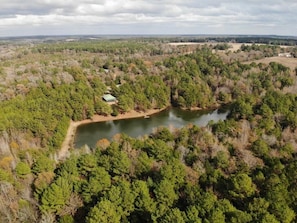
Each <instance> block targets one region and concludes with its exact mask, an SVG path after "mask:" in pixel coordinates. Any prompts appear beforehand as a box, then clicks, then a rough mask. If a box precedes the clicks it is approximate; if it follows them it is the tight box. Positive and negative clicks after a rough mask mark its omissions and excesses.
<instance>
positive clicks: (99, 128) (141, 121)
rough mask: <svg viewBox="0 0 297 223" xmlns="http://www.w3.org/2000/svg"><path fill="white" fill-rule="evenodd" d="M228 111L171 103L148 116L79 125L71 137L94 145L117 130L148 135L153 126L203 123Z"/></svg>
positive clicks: (77, 142)
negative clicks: (173, 104) (181, 106)
mask: <svg viewBox="0 0 297 223" xmlns="http://www.w3.org/2000/svg"><path fill="white" fill-rule="evenodd" d="M228 113H229V110H228V109H216V110H208V111H205V110H203V111H201V110H198V111H189V110H182V109H179V108H172V107H171V108H168V109H166V110H164V111H161V112H159V113H157V114H154V115H151V116H150V117H149V118H143V117H142V118H133V119H122V120H114V121H106V122H95V123H89V124H85V125H80V126H78V128H77V130H76V135H75V138H74V147H75V148H81V147H82V146H84V145H88V146H89V147H91V148H94V147H95V145H96V143H97V141H98V140H100V139H103V138H106V139H108V140H111V139H112V137H113V136H114V135H115V134H118V133H125V134H126V135H128V136H131V137H139V136H143V135H149V134H151V133H152V132H153V130H154V129H156V128H158V127H161V126H165V127H174V128H182V127H184V126H186V125H188V124H194V125H197V126H200V127H202V126H206V125H207V124H208V122H209V121H211V120H213V121H214V122H217V121H219V120H225V119H226V118H227V115H228Z"/></svg>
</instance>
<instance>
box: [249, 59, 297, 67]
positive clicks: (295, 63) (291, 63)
mask: <svg viewBox="0 0 297 223" xmlns="http://www.w3.org/2000/svg"><path fill="white" fill-rule="evenodd" d="M252 62H255V63H257V64H258V63H264V64H269V63H270V62H277V63H280V64H283V65H284V66H286V67H289V68H290V69H291V70H294V69H295V68H296V67H297V58H287V57H266V58H264V59H260V60H252V61H248V62H245V63H247V64H249V63H252Z"/></svg>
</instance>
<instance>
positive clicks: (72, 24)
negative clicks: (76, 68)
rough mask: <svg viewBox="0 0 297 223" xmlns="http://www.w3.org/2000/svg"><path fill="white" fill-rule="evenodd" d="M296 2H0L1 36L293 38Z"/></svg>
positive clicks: (287, 0) (270, 0)
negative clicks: (277, 36) (236, 36)
mask: <svg viewBox="0 0 297 223" xmlns="http://www.w3.org/2000/svg"><path fill="white" fill-rule="evenodd" d="M296 12H297V0H286V1H283V0H233V1H231V0H1V4H0V36H2V37H5V36H32V35H108V34H109V35H113V34H117V35H146V34H147V35H179V34H182V35H191V34H214V35H215V34H218V35H220V34H234V35H236V34H243V35H245V34H247V35H285V36H297V13H296Z"/></svg>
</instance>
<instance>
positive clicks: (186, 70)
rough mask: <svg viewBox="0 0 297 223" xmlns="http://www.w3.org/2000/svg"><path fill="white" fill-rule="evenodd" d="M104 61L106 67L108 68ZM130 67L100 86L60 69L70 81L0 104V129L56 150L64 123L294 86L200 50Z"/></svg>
mask: <svg viewBox="0 0 297 223" xmlns="http://www.w3.org/2000/svg"><path fill="white" fill-rule="evenodd" d="M110 63H111V64H109V65H108V67H110V66H111V67H112V66H114V65H112V64H113V62H110ZM127 69H128V68H127ZM134 69H137V70H140V71H141V72H140V73H139V72H137V73H134V74H133V75H130V76H129V75H119V76H116V78H115V80H113V79H109V78H107V77H109V75H110V74H107V75H106V76H107V77H106V79H105V83H104V82H103V81H102V79H101V78H100V77H98V76H96V74H92V75H88V74H87V73H85V72H84V70H83V68H81V67H79V66H70V67H66V68H64V71H65V72H67V73H69V74H70V75H71V76H72V77H73V80H74V81H73V82H72V83H70V84H62V83H61V84H58V83H55V82H54V81H52V82H47V83H40V84H39V86H38V87H36V88H33V89H31V90H30V91H29V93H26V94H22V95H19V96H17V97H15V98H14V99H12V100H10V101H5V102H2V103H1V106H0V114H1V116H0V120H1V121H0V129H1V130H2V131H3V132H10V133H13V132H14V131H23V132H28V133H30V134H33V136H34V137H37V138H39V139H41V142H42V143H41V146H42V147H44V146H50V147H51V148H59V147H60V145H61V143H62V141H63V138H64V136H65V132H66V129H67V125H68V122H69V120H70V119H72V120H74V121H77V120H83V119H87V118H92V116H93V115H94V114H99V115H110V114H112V115H117V114H119V113H124V112H127V111H130V110H138V111H146V110H147V109H151V108H163V107H166V106H168V105H170V104H173V105H175V106H179V107H182V108H187V109H191V108H202V109H205V108H211V107H218V106H220V105H221V104H228V103H231V102H233V101H234V100H237V99H238V98H240V97H241V96H244V95H246V94H248V95H255V96H257V95H260V94H265V92H266V91H269V90H276V89H279V90H282V89H284V88H285V87H289V86H291V85H293V84H294V74H292V72H291V71H290V69H289V68H287V67H285V66H283V65H281V64H278V63H275V62H271V63H270V64H269V65H263V64H259V65H257V64H255V63H252V64H250V65H247V64H241V63H239V62H235V63H232V64H229V65H227V64H225V63H223V61H222V60H221V59H220V58H219V57H218V56H216V55H214V54H212V53H211V50H210V49H209V48H207V47H206V46H203V47H202V48H201V49H198V50H196V51H195V52H193V53H192V54H188V55H182V56H177V57H170V58H168V59H164V60H163V61H158V62H156V64H155V67H154V69H155V70H156V69H157V70H158V71H155V72H154V73H150V71H151V69H152V68H150V67H148V66H146V65H145V63H143V61H142V60H140V59H138V60H136V62H135V67H134ZM127 72H130V71H129V70H127ZM106 84H108V85H109V87H110V90H109V91H110V93H111V94H113V95H114V96H116V98H117V100H118V103H117V104H116V105H113V106H110V105H108V104H107V103H105V102H104V101H103V100H102V95H103V94H104V92H106V91H107V87H106ZM16 141H20V140H16Z"/></svg>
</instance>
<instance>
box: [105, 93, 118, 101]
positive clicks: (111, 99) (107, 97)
mask: <svg viewBox="0 0 297 223" xmlns="http://www.w3.org/2000/svg"><path fill="white" fill-rule="evenodd" d="M102 98H103V99H104V100H105V101H107V102H112V101H116V100H117V99H116V98H115V97H114V96H112V95H111V94H105V95H103V96H102Z"/></svg>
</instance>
